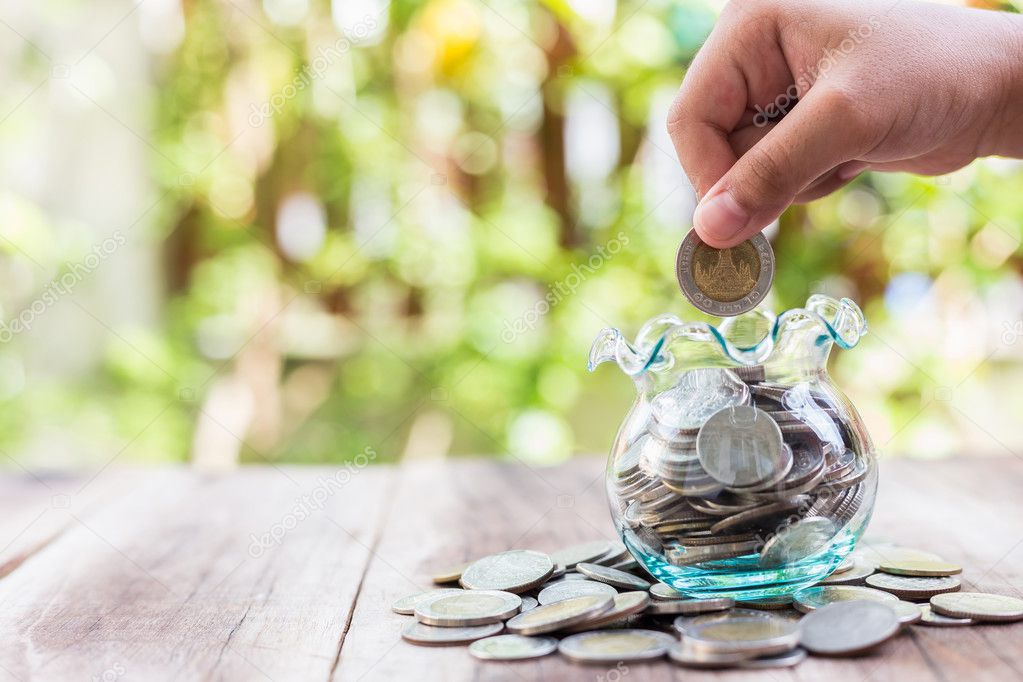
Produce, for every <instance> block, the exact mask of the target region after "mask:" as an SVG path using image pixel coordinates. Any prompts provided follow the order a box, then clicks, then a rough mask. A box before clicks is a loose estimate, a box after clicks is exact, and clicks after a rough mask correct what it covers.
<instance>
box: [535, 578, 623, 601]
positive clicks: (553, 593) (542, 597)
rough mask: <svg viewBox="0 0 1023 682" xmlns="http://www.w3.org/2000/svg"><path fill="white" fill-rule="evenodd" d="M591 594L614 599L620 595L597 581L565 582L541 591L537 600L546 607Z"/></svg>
mask: <svg viewBox="0 0 1023 682" xmlns="http://www.w3.org/2000/svg"><path fill="white" fill-rule="evenodd" d="M590 594H601V595H606V596H608V597H611V598H614V596H615V595H616V594H618V590H616V589H615V588H613V587H611V586H610V585H607V584H605V583H598V582H597V581H595V580H563V581H560V582H556V583H554V584H553V585H549V586H547V587H545V588H543V589H542V590H540V594H538V595H537V596H536V600H537V601H538V602H540V604H541V605H546V604H553V603H555V602H559V601H565V600H566V599H572V598H574V597H582V596H585V595H590Z"/></svg>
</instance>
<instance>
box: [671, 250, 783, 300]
mask: <svg viewBox="0 0 1023 682" xmlns="http://www.w3.org/2000/svg"><path fill="white" fill-rule="evenodd" d="M675 275H676V277H677V278H678V285H679V288H680V289H681V290H682V294H683V295H684V296H685V297H686V298H687V299H688V300H689V302H690V303H692V304H693V305H694V306H695V307H696V308H698V309H699V310H702V311H703V312H705V313H707V314H709V315H717V316H719V317H732V316H735V315H741V314H742V313H745V312H747V311H749V310H752V309H753V308H755V307H756V306H757V304H759V303H760V302H761V301H762V300H764V297H765V296H766V295H767V292H768V290H770V288H771V282H773V281H774V251H773V250H772V249H771V244H770V243H769V242H768V241H767V238H766V237H764V235H763V234H757V235H755V236H753V237H751V238H749V239H747V240H746V241H744V242H742V243H741V244H738V245H736V246H733V247H731V248H727V249H715V248H714V247H712V246H709V245H708V244H706V243H704V241H703V240H702V239H700V237H699V235H697V234H696V230H690V231H689V232H688V233H687V234H686V236H685V238H684V239H683V240H682V244H681V245H680V246H679V248H678V253H677V254H676V256H675Z"/></svg>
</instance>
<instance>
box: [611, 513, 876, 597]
mask: <svg viewBox="0 0 1023 682" xmlns="http://www.w3.org/2000/svg"><path fill="white" fill-rule="evenodd" d="M861 530H862V526H860V527H859V528H857V529H855V530H852V529H849V528H846V529H845V530H843V531H842V532H841V533H840V534H839V535H838V536H836V538H835V539H834V540H833V541H832V542H831V544H830V545H829V546H828V547H827V548H826V549H824V550H821V551H819V552H817V553H815V554H813V555H811V556H809V557H806V558H805V559H802V560H800V561H797V562H793V563H789V564H786V565H784V566H779V567H775V568H764V567H762V566H760V565H759V563H758V561H759V556H758V555H757V554H749V555H746V556H742V557H737V558H734V559H722V560H719V561H707V562H704V563H701V564H697V565H695V566H674V565H672V564H670V563H668V562H667V561H666V560H665V558H664V557H663V556H661V555H659V554H649V553H647V552H645V551H644V549H643V548H642V545H641V544H640V543H637V542H634V541H633V540H634V539H633V538H630V537H629V535H630V533H629V531H626V532H625V533H624V534H623V536H622V541H623V542H624V543H625V545H626V547H628V548H629V551H630V552H632V555H633V556H634V557H635V558H636V560H637V561H638V562H639V563H640V564H641V565H642V566H643V567H644V568H646V570H647V572H649V573H650V574H651V575H652V576H653V577H655V578H657V579H658V580H660V581H661V582H663V583H665V584H667V585H670V586H671V587H673V588H674V589H676V590H678V591H679V592H682V593H683V594H685V595H686V596H688V597H692V598H695V599H711V598H714V597H731V598H732V599H735V600H736V601H743V600H750V599H763V598H765V597H780V596H783V595H789V594H792V593H793V592H796V591H798V590H801V589H803V588H804V587H810V586H811V585H814V584H815V583H817V582H819V581H820V580H823V579H824V578H826V577H827V576H828V575H830V574H831V572H832V571H834V570H835V569H836V568H838V565H839V564H840V563H842V561H843V560H845V558H846V557H847V556H849V554H850V553H851V552H852V550H853V547H854V546H855V544H856V540H857V538H858V537H859V535H860V532H861Z"/></svg>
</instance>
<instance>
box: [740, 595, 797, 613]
mask: <svg viewBox="0 0 1023 682" xmlns="http://www.w3.org/2000/svg"><path fill="white" fill-rule="evenodd" d="M740 603H741V604H742V605H743V606H745V607H746V608H749V609H758V610H762V611H782V610H785V609H788V608H791V607H792V595H791V594H782V595H778V596H776V597H760V598H759V599H743V600H742V602H740Z"/></svg>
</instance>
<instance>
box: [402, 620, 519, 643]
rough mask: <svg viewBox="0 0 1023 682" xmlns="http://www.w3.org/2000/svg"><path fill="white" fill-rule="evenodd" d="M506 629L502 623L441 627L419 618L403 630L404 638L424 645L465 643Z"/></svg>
mask: <svg viewBox="0 0 1023 682" xmlns="http://www.w3.org/2000/svg"><path fill="white" fill-rule="evenodd" d="M503 629H504V626H503V625H502V624H501V623H490V624H489V625H474V626H472V627H458V628H441V627H436V626H433V625H426V624H425V623H420V622H419V621H417V620H414V621H412V622H411V623H409V624H408V625H406V626H405V627H404V628H403V629H402V631H401V637H402V639H405V640H406V641H409V642H412V643H413V644H419V645H422V646H446V645H449V644H465V643H467V642H473V641H475V640H477V639H482V638H484V637H492V636H494V635H496V634H497V633H499V632H500V631H501V630H503Z"/></svg>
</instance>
